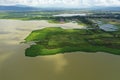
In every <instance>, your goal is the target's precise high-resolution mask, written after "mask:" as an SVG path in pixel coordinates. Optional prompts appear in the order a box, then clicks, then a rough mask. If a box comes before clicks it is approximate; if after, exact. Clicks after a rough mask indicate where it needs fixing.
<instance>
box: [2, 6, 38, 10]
mask: <svg viewBox="0 0 120 80" xmlns="http://www.w3.org/2000/svg"><path fill="white" fill-rule="evenodd" d="M0 10H2V11H31V10H37V8H34V7H29V6H22V5H18V6H0Z"/></svg>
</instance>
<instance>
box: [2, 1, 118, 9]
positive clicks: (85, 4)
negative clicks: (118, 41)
mask: <svg viewBox="0 0 120 80" xmlns="http://www.w3.org/2000/svg"><path fill="white" fill-rule="evenodd" d="M0 5H28V6H36V7H90V6H120V0H0Z"/></svg>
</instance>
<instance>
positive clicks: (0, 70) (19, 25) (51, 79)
mask: <svg viewBox="0 0 120 80" xmlns="http://www.w3.org/2000/svg"><path fill="white" fill-rule="evenodd" d="M71 24H72V26H73V25H74V28H82V27H80V26H78V25H77V24H74V23H67V24H51V23H48V22H47V21H19V20H0V80H120V76H119V74H120V56H117V55H112V54H109V53H103V52H98V53H85V52H74V53H70V54H58V55H53V56H39V57H35V58H31V57H25V55H24V52H25V49H26V48H27V47H29V45H27V44H20V42H21V41H23V39H24V38H25V37H26V36H27V35H29V33H30V32H31V31H32V30H36V29H41V28H43V27H45V26H49V27H50V26H53V27H54V26H62V27H64V28H66V27H67V28H72V26H71ZM75 25H76V26H75Z"/></svg>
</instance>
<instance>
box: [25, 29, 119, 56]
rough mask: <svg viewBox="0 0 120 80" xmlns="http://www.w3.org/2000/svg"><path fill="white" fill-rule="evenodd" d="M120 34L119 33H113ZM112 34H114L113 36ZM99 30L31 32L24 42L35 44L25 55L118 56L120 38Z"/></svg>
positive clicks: (44, 30)
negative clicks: (105, 54)
mask: <svg viewBox="0 0 120 80" xmlns="http://www.w3.org/2000/svg"><path fill="white" fill-rule="evenodd" d="M115 33H120V31H118V32H115ZM115 33H114V34H115ZM114 34H113V33H112V32H111V33H108V32H104V31H101V30H86V29H62V28H60V27H57V28H55V27H51V28H44V29H41V30H35V31H33V32H32V33H31V34H30V35H29V36H28V37H27V38H25V42H26V43H27V42H35V43H36V44H35V45H31V46H30V47H29V48H27V49H26V52H25V55H26V56H30V57H35V56H39V55H54V54H58V53H65V52H75V51H84V52H108V53H111V54H115V55H120V50H119V49H120V37H119V36H116V37H115V36H114Z"/></svg>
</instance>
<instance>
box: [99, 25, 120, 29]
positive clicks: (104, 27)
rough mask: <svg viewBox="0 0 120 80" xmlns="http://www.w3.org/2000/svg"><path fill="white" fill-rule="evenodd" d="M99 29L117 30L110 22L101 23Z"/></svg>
mask: <svg viewBox="0 0 120 80" xmlns="http://www.w3.org/2000/svg"><path fill="white" fill-rule="evenodd" d="M100 29H102V30H104V31H117V30H118V28H117V26H115V25H112V24H103V25H101V26H100Z"/></svg>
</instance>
